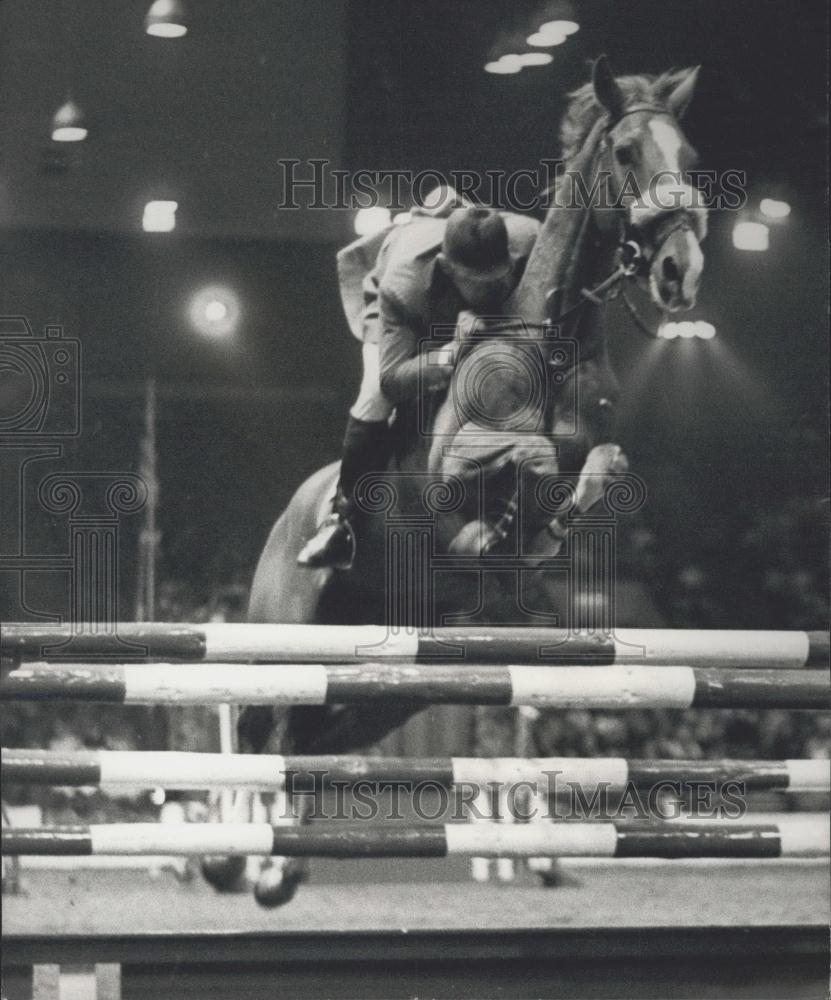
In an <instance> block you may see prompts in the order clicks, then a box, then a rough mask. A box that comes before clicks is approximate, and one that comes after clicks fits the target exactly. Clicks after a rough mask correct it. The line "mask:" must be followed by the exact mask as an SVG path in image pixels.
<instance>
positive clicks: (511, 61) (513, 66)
mask: <svg viewBox="0 0 831 1000" xmlns="http://www.w3.org/2000/svg"><path fill="white" fill-rule="evenodd" d="M521 69H522V60H521V59H520V58H519V56H518V55H515V54H513V53H509V54H508V55H504V56H500V57H499V59H497V60H496V61H494V62H489V63H485V72H486V73H499V74H509V73H518V72H519V71H520V70H521Z"/></svg>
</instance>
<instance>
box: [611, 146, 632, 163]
mask: <svg viewBox="0 0 831 1000" xmlns="http://www.w3.org/2000/svg"><path fill="white" fill-rule="evenodd" d="M615 159H616V160H617V162H618V163H619V164H620V165H621V166H622V167H630V166H631V165H632V164H633V163H634V161H635V156H634V153H633V152H632V147H631V146H618V147H617V148H616V149H615Z"/></svg>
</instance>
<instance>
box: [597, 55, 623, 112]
mask: <svg viewBox="0 0 831 1000" xmlns="http://www.w3.org/2000/svg"><path fill="white" fill-rule="evenodd" d="M592 86H593V87H594V96H595V97H596V98H597V100H598V103H599V104H601V105H602V106H603V107H604V108H605V109H606V110H607V111H608V112H609V114H610V115H611V116H612V117H613V118H617V117H618V115H619V114H620V113H621V111H623V91H622V90H621V89H620V87H619V86H618V82H617V80H616V79H615V78H614V76H613V74H612V68H611V66H610V65H609V60H608V59H607V58H606V56H605V55H603V56H598V57H597V59H595V61H594V65H593V66H592Z"/></svg>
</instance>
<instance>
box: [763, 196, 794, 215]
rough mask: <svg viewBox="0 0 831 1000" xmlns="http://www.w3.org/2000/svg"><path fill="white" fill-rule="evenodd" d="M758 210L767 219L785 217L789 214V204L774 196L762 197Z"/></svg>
mask: <svg viewBox="0 0 831 1000" xmlns="http://www.w3.org/2000/svg"><path fill="white" fill-rule="evenodd" d="M759 210H760V211H761V213H762V215H766V216H767V217H768V218H769V219H787V217H788V216H789V215H790V214H791V206H790V205H789V204H788V203H787V202H786V201H777V200H776V198H762V200H761V202H760V203H759Z"/></svg>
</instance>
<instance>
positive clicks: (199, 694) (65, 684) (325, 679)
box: [0, 661, 831, 709]
mask: <svg viewBox="0 0 831 1000" xmlns="http://www.w3.org/2000/svg"><path fill="white" fill-rule="evenodd" d="M0 699H2V700H5V701H11V700H34V701H85V702H106V703H112V704H137V705H205V704H222V703H226V702H230V703H236V704H240V705H261V704H276V705H327V704H342V703H343V704H354V703H366V702H411V703H415V704H424V705H432V704H457V705H531V706H536V707H539V708H564V709H587V708H588V709H625V708H679V709H686V708H793V709H827V708H831V681H829V675H828V673H827V672H826V671H822V670H788V671H780V670H775V669H752V668H742V669H716V668H699V667H689V666H632V667H630V666H622V665H615V666H578V667H566V666H563V667H551V666H548V665H538V664H534V665H528V664H523V665H517V666H511V665H500V664H494V663H483V664H472V663H465V664H437V663H398V662H391V661H382V662H380V663H344V664H324V663H297V664H280V665H251V664H240V663H200V664H194V663H119V664H102V663H97V662H94V663H83V662H79V663H71V664H70V663H62V664H52V663H48V662H37V663H21V664H19V665H17V666H16V667H14V668H12V669H10V670H8V671H5V672H4V674H3V676H2V679H0Z"/></svg>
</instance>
